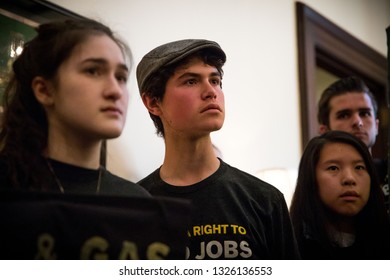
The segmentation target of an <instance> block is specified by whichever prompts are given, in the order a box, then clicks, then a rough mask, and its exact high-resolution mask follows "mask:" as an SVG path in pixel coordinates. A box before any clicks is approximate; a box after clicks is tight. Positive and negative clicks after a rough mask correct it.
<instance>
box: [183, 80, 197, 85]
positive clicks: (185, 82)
mask: <svg viewBox="0 0 390 280" xmlns="http://www.w3.org/2000/svg"><path fill="white" fill-rule="evenodd" d="M196 82H197V81H196V79H194V78H191V79H187V80H185V81H184V84H186V85H189V86H193V85H195V84H196Z"/></svg>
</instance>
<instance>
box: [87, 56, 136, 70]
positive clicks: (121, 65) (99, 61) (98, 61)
mask: <svg viewBox="0 0 390 280" xmlns="http://www.w3.org/2000/svg"><path fill="white" fill-rule="evenodd" d="M81 63H82V64H83V63H96V64H101V65H108V64H109V63H108V61H107V60H106V59H104V58H93V57H92V58H87V59H85V60H83V61H81ZM118 68H120V69H121V70H124V71H127V72H129V68H128V67H127V65H126V64H124V63H119V64H118Z"/></svg>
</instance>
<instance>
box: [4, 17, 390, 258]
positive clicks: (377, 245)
mask: <svg viewBox="0 0 390 280" xmlns="http://www.w3.org/2000/svg"><path fill="white" fill-rule="evenodd" d="M226 59H227V55H226V53H225V52H224V50H223V49H222V48H221V46H220V45H219V44H218V43H217V42H214V41H210V40H204V39H185V40H177V41H172V42H167V43H166V44H163V45H160V46H157V47H156V48H154V49H152V50H150V51H148V52H147V53H146V54H145V55H144V56H143V57H142V59H141V61H140V62H139V63H138V64H137V66H136V76H137V82H138V88H139V93H140V95H141V99H142V102H143V104H144V106H145V109H146V110H147V111H148V113H149V115H150V117H151V119H152V121H153V123H154V126H155V128H156V132H157V135H159V136H161V137H162V138H163V140H164V144H165V155H164V159H163V162H162V163H161V165H160V166H159V167H156V170H155V171H154V172H152V173H151V174H149V175H148V176H146V177H145V178H143V179H142V180H140V181H139V182H137V183H136V182H130V181H128V180H125V179H123V178H121V177H119V176H117V175H115V174H112V173H111V172H109V171H108V170H107V169H106V168H105V167H104V165H102V164H101V158H100V157H101V152H102V149H103V148H104V145H103V143H104V141H105V140H107V139H112V138H116V137H119V136H120V135H121V133H122V130H123V127H124V124H125V120H126V112H127V105H128V98H129V93H128V89H127V80H128V76H129V72H130V69H131V65H132V64H133V63H134V62H133V59H132V56H131V52H130V49H129V47H128V46H127V45H126V44H125V43H124V42H123V41H121V40H119V39H118V38H117V37H116V36H115V34H114V33H113V31H112V30H111V29H110V28H109V27H107V26H106V25H104V24H102V23H99V22H97V21H95V20H90V19H80V20H68V21H66V22H51V23H45V24H42V25H40V26H39V27H38V28H37V35H36V37H35V38H33V39H32V40H31V41H30V42H28V43H27V44H26V45H25V47H24V49H23V51H22V53H21V54H20V55H19V57H18V58H17V59H16V60H15V62H14V63H13V68H12V69H13V71H12V73H11V74H12V76H11V79H10V82H9V84H8V86H7V88H6V91H5V93H4V101H3V106H4V115H3V118H2V123H1V130H0V189H1V191H2V192H13V193H15V192H16V193H17V192H20V193H25V192H31V193H56V194H59V195H64V196H65V195H77V196H96V197H127V198H134V197H137V198H140V199H146V200H153V199H156V198H167V199H173V200H175V201H183V202H184V201H185V202H188V203H189V204H190V207H191V211H189V214H188V224H187V228H186V232H185V235H186V242H185V246H183V248H182V249H183V257H184V258H185V259H192V260H198V259H231V260H233V259H288V260H290V259H390V221H389V215H388V213H387V211H388V209H387V210H386V207H387V208H388V200H389V199H388V197H385V194H386V187H387V190H388V185H387V178H386V174H379V175H378V174H377V173H378V170H379V169H380V168H378V164H377V163H378V161H375V160H374V159H373V158H372V155H371V148H372V146H373V145H374V143H375V138H376V135H377V133H378V124H379V120H378V117H377V111H378V109H377V107H378V106H377V104H376V101H375V98H374V96H373V94H372V93H371V92H370V90H369V89H368V87H367V86H366V85H365V84H364V82H363V81H362V80H361V79H359V78H357V77H347V78H344V79H340V80H339V81H337V82H335V83H334V84H332V85H330V86H329V87H328V88H327V89H326V90H325V91H324V93H323V94H322V97H321V100H320V101H319V107H318V120H319V125H320V129H319V136H316V137H314V138H313V139H311V140H310V141H309V143H308V144H307V146H306V147H305V149H304V151H303V154H302V158H301V161H300V164H299V171H298V178H297V183H296V189H295V192H294V195H293V199H292V204H291V207H290V209H288V207H287V204H286V201H285V199H284V196H283V194H282V193H281V192H280V191H279V190H278V189H277V188H276V187H275V186H272V185H270V184H268V183H267V182H265V181H263V180H261V179H259V178H257V177H255V176H252V175H251V174H248V173H246V172H244V171H242V170H239V169H238V168H236V167H234V166H232V165H230V164H228V163H226V162H224V161H223V160H222V159H221V158H220V157H218V156H217V155H216V153H215V147H214V145H213V143H212V141H211V137H210V134H211V133H212V132H215V131H218V130H219V129H221V128H222V126H223V124H224V120H225V97H224V92H223V90H222V79H223V74H224V71H223V66H224V64H225V62H226ZM380 163H381V164H386V163H387V162H386V161H381V162H380ZM380 170H387V167H386V168H382V169H380ZM387 195H388V193H387ZM386 202H387V204H386ZM183 205H184V204H183ZM179 211H180V209H179ZM183 213H184V211H183ZM128 230H129V231H131V230H132V229H131V228H129V229H128ZM112 234H114V235H115V232H112ZM145 234H148V233H147V232H145ZM164 234H165V233H164ZM183 235H184V232H183ZM34 248H35V247H34V246H33V247H32V250H34ZM126 248H127V249H124V250H127V251H126V252H131V253H128V254H127V255H133V256H136V254H135V253H134V251H131V248H130V247H126ZM155 252H158V253H154V254H148V253H147V254H146V255H145V257H146V258H148V257H149V258H163V256H164V255H166V252H167V251H166V250H165V247H164V246H162V245H161V244H160V247H158V250H157V251H156V250H155ZM122 255H126V254H122ZM51 256H52V255H51Z"/></svg>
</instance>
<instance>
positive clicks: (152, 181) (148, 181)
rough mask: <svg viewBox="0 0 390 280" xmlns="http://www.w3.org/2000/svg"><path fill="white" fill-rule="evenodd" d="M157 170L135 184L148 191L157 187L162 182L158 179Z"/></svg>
mask: <svg viewBox="0 0 390 280" xmlns="http://www.w3.org/2000/svg"><path fill="white" fill-rule="evenodd" d="M159 170H160V169H159V168H158V169H156V170H155V171H153V172H152V173H150V174H149V175H147V176H146V177H145V178H143V179H142V180H140V181H138V182H137V184H139V185H140V186H142V187H143V188H145V189H146V190H148V191H150V190H151V189H153V188H154V187H156V186H157V185H159V184H161V183H162V182H163V181H162V180H161V178H160V175H159Z"/></svg>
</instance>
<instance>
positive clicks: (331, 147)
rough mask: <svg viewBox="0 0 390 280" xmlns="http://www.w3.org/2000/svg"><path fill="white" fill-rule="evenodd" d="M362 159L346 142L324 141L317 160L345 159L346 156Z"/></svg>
mask: <svg viewBox="0 0 390 280" xmlns="http://www.w3.org/2000/svg"><path fill="white" fill-rule="evenodd" d="M350 157H353V158H356V159H362V156H361V155H360V153H359V152H358V151H357V150H356V149H355V147H353V146H351V145H349V144H346V143H337V142H334V143H326V144H325V145H324V147H323V148H322V150H321V153H320V160H319V162H323V161H329V160H340V161H343V160H346V159H347V158H350Z"/></svg>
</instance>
